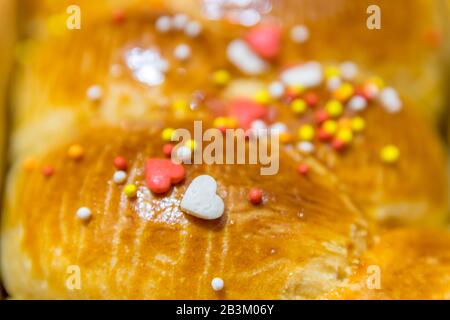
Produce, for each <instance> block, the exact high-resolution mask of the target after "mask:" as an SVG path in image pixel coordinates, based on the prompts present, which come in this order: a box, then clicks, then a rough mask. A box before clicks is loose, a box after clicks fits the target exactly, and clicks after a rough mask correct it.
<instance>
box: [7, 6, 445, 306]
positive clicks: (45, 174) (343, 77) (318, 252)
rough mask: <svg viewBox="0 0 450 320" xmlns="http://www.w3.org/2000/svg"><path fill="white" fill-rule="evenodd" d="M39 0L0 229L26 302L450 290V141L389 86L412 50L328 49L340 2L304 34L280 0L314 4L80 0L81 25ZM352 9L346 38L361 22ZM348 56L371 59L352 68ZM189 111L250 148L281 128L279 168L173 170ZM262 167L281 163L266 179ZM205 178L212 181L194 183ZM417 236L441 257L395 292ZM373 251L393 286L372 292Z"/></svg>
mask: <svg viewBox="0 0 450 320" xmlns="http://www.w3.org/2000/svg"><path fill="white" fill-rule="evenodd" d="M262 2H264V1H262ZM33 3H34V4H33V5H30V6H29V7H27V10H28V11H29V12H28V15H29V16H31V17H33V19H34V20H33V21H35V23H36V24H35V25H34V26H35V29H33V30H35V33H34V34H32V35H31V36H30V37H29V38H28V39H27V40H26V45H24V46H22V48H23V50H22V51H21V52H20V62H21V65H20V66H19V69H18V70H17V74H16V81H15V83H14V90H13V92H12V98H13V103H12V108H11V109H12V110H11V111H12V113H13V128H12V132H11V141H10V145H11V148H10V158H9V160H10V163H11V169H10V171H9V174H8V181H7V187H6V188H7V189H6V192H5V205H4V210H3V214H2V227H1V254H2V259H1V263H2V265H1V270H2V277H3V281H4V284H5V287H6V289H7V292H8V293H9V294H10V295H11V296H12V297H13V298H24V299H25V298H55V299H66V298H75V299H76V298H78V299H87V298H94V299H108V298H109V299H126V298H129V299H215V298H219V299H224V298H227V299H249V298H252V299H279V298H281V299H305V298H306V299H316V298H336V297H337V298H359V297H363V298H380V297H386V298H400V299H401V298H412V297H421V298H426V299H431V298H445V297H448V294H449V285H448V281H447V282H446V281H444V280H442V279H446V278H445V277H448V274H449V269H448V266H449V262H448V256H449V254H450V253H449V246H448V244H449V235H448V232H447V231H445V230H438V229H439V228H440V227H441V228H444V226H445V223H446V221H447V219H448V217H447V214H448V209H447V198H446V196H447V194H446V188H447V186H446V183H447V178H446V170H445V160H444V153H443V150H442V146H441V145H440V142H439V140H438V138H437V137H436V135H435V133H434V132H433V130H432V129H430V127H429V126H428V124H427V121H426V120H424V119H423V116H420V115H419V114H418V113H417V112H416V111H417V110H416V109H418V107H417V106H416V104H420V103H419V102H418V101H420V99H419V98H418V97H417V96H415V94H411V92H406V91H404V90H403V91H402V90H400V89H399V90H396V89H393V88H392V87H391V83H390V80H389V79H390V78H391V79H392V78H393V75H394V73H395V72H394V71H395V68H394V65H396V63H395V62H394V61H400V60H401V59H403V58H404V60H405V61H404V62H405V64H404V65H405V69H406V70H408V72H409V71H411V72H414V71H413V70H416V68H417V69H419V65H421V63H417V64H414V63H412V61H413V60H414V57H416V56H415V55H416V54H419V52H415V51H414V52H412V51H407V52H408V54H407V55H408V57H406V58H405V56H403V55H400V54H399V55H398V56H397V53H396V52H395V51H394V50H393V51H392V52H390V50H389V52H386V53H383V52H384V51H383V50H381V49H380V48H379V46H380V44H379V42H373V43H370V45H369V46H368V47H367V50H366V51H364V50H362V49H361V48H360V49H358V48H352V49H351V51H350V52H349V50H346V46H347V45H348V43H346V42H344V41H343V42H342V43H340V42H338V43H336V45H334V44H333V45H325V43H324V42H323V41H326V40H328V43H332V40H330V39H329V38H327V35H326V34H327V32H328V31H325V29H326V28H325V26H328V28H329V27H330V26H333V23H338V21H341V20H339V19H342V16H341V14H342V13H340V12H341V11H340V9H338V8H340V7H341V3H342V6H343V8H347V9H348V6H347V5H344V4H343V2H340V1H336V9H334V10H333V8H330V10H331V11H330V12H329V13H328V14H329V15H327V16H326V17H313V18H308V15H306V16H305V17H304V19H306V20H305V21H309V20H317V21H318V22H316V23H317V25H314V23H313V22H311V23H312V27H311V30H310V34H309V37H310V38H309V39H308V40H307V42H306V43H305V42H304V41H306V39H305V37H306V38H307V36H305V32H306V31H305V30H307V29H305V28H306V27H305V26H304V25H303V24H302V25H301V26H297V27H299V28H297V30H296V33H297V34H294V36H292V34H291V33H292V32H293V31H292V27H293V26H292V25H293V23H294V18H295V17H294V16H292V17H290V16H289V15H288V16H286V24H283V23H281V22H282V21H281V19H280V16H278V18H277V12H278V11H277V10H281V12H287V11H283V10H288V8H290V6H297V5H299V6H300V7H301V6H302V5H304V6H305V8H309V7H308V6H307V4H308V3H309V4H311V3H312V2H308V1H305V2H304V3H303V4H302V2H300V3H296V2H293V1H292V2H289V1H287V2H286V3H285V5H286V6H285V7H281V8H278V7H277V6H275V8H274V9H273V12H274V14H273V15H270V14H269V13H268V12H267V15H264V14H263V12H261V13H258V15H255V14H254V16H253V18H254V17H255V16H256V17H258V19H260V21H257V23H256V22H255V23H254V25H251V26H248V25H247V26H242V25H241V24H242V23H247V24H249V22H248V20H245V19H249V18H248V16H247V18H245V19H244V21H240V23H241V24H240V23H236V21H234V22H230V21H228V20H227V19H228V16H227V17H221V18H223V19H220V20H219V21H210V20H208V19H205V18H204V17H203V18H202V17H200V16H198V12H196V11H195V10H193V11H191V10H189V8H184V9H183V10H184V11H183V12H189V15H185V14H180V12H181V11H180V10H181V7H180V6H181V5H182V3H183V2H179V1H164V2H162V1H150V2H149V1H130V2H127V5H126V6H122V7H119V6H118V5H117V3H118V2H117V3H116V1H96V2H91V1H90V2H87V1H86V2H84V1H80V5H79V7H80V9H81V14H82V17H83V18H82V20H81V28H80V29H76V28H75V29H74V30H70V29H67V28H66V22H67V21H66V19H67V14H65V13H64V12H65V11H64V10H62V8H63V9H65V7H64V6H63V4H64V2H58V4H57V6H58V7H53V5H54V4H53V2H49V3H47V2H45V3H44V2H43V3H40V2H33ZM294 3H296V4H295V5H294ZM318 3H319V4H318V5H320V3H321V2H318ZM383 3H385V2H383ZM413 3H414V4H413V5H412V8H413V9H412V10H416V9H414V8H417V10H419V9H423V8H425V9H427V10H430V8H429V6H428V5H425V2H423V1H415V2H413ZM322 5H323V4H322ZM386 6H387V2H386ZM76 9H77V8H74V10H75V11H73V13H74V14H75V13H76ZM263 9H264V8H263ZM56 10H58V11H56ZM61 10H62V11H61ZM260 10H262V9H261V8H260ZM308 10H311V12H313V11H314V12H321V11H320V10H317V9H316V7H314V9H313V8H309V9H305V14H306V13H307V12H309V11H308ZM263 11H264V10H263ZM288 11H290V10H288ZM55 12H60V13H59V15H56V14H55ZM61 12H63V13H61ZM258 12H259V11H258ZM424 12H428V11H424ZM253 13H255V12H253ZM52 14H53V15H52ZM71 14H72V12H71ZM347 14H348V15H350V16H351V14H352V13H351V12H349V13H347ZM347 14H345V15H343V16H344V17H345V16H346V15H347ZM353 14H356V15H357V13H353ZM49 15H50V18H49ZM244 17H245V15H244ZM334 17H336V18H334ZM232 18H233V17H232ZM290 19H292V22H290ZM302 19H303V18H302ZM308 19H309V20H308ZM332 19H336V21H334V20H332ZM250 20H251V19H250ZM324 21H327V22H326V23H325V22H324ZM345 21H346V22H345V23H343V24H342V27H340V28H341V29H336V32H338V31H339V30H346V28H347V27H348V28H349V29H348V30H350V28H351V30H354V27H352V23H351V21H348V20H345ZM387 21H391V20H390V19H389V18H388V19H387ZM44 22H45V23H44ZM238 22H239V21H238ZM300 22H301V23H303V21H300ZM391 22H392V23H394V26H396V24H395V22H394V20H392V21H391ZM297 23H298V21H297ZM301 27H303V29H302V28H301ZM315 28H317V29H315ZM321 28H323V29H321ZM302 30H303V31H302ZM321 30H322V31H321ZM327 30H328V29H327ZM421 30H422V29H420V32H421ZM302 32H303V33H302ZM348 32H350V31H348ZM352 32H353V31H352ZM387 32H388V31H387ZM418 32H419V31H418ZM420 32H419V33H420ZM294 33H295V32H294ZM361 33H363V31H361ZM412 33H413V34H414V32H412ZM302 34H303V36H302ZM364 34H365V31H364ZM354 36H355V37H356V38H358V39H359V37H360V36H361V37H363V36H362V35H360V34H359V32H358V31H355V33H354ZM302 37H303V38H302ZM302 39H303V40H302ZM391 40H392V39H387V40H386V45H387V46H390V45H392V47H393V48H394V47H395V46H396V43H395V41H394V40H392V41H391ZM316 41H317V42H316ZM379 41H381V40H379ZM369 42H370V41H369ZM318 43H320V45H318ZM341 45H342V47H341ZM355 46H357V44H355ZM411 46H412V45H411ZM303 52H304V53H303ZM327 53H330V55H329V56H328V55H327ZM334 53H335V54H334ZM347 54H348V56H347V58H346V60H344V57H345V56H346V55H347ZM384 54H386V56H389V59H391V58H392V66H391V67H392V73H391V74H389V73H385V74H386V79H382V78H381V77H375V76H374V75H373V74H371V73H370V72H371V71H370V69H371V67H374V69H377V66H380V69H379V70H380V71H382V72H383V73H384V71H385V68H386V69H387V68H388V65H389V63H391V62H389V63H388V62H387V61H388V60H386V64H384V63H382V62H379V64H378V60H379V59H380V56H382V55H384ZM409 54H410V56H409ZM427 54H428V53H426V54H425V53H424V55H423V56H422V53H420V57H421V58H423V59H424V60H420V59H419V61H421V62H424V61H425V60H426V61H428V60H427V59H428V58H424V57H428V55H427ZM360 55H361V56H360ZM354 57H355V59H357V60H358V59H361V60H360V61H359V62H360V63H359V64H356V63H354V62H346V63H343V64H340V62H343V61H347V60H349V59H350V60H353V58H354ZM386 59H388V58H387V57H386ZM397 59H398V60H397ZM376 62H377V63H376ZM357 66H359V68H358V67H357ZM358 69H359V70H358ZM399 69H400V67H399V68H398V69H397V70H398V74H402V71H401V70H399ZM430 69H433V68H431V67H430ZM427 70H428V69H427ZM433 72H434V71H433ZM405 78H410V77H409V76H407V77H405ZM436 78H437V77H436ZM433 79H434V76H433ZM394 82H395V81H392V83H394ZM434 87H435V86H434V84H432V85H431V84H430V85H429V86H428V85H424V90H423V91H422V92H423V94H424V95H427V94H429V93H430V91H429V90H428V89H430V90H432V89H433V88H434ZM399 88H403V89H404V88H405V87H404V85H401V84H400V85H399ZM418 94H419V93H418ZM196 122H197V123H198V122H200V123H201V124H202V128H203V130H207V129H209V128H214V129H217V130H220V132H222V133H223V132H225V133H226V130H227V129H228V130H233V129H234V130H239V129H241V130H242V132H245V134H246V135H247V140H245V142H244V150H246V151H249V150H250V144H251V142H252V141H256V140H257V139H255V136H258V134H259V133H258V132H263V133H268V134H269V135H270V138H271V139H272V137H276V139H275V140H270V141H275V142H276V143H275V144H274V143H271V144H270V148H271V149H270V150H272V153H270V157H269V160H270V163H260V162H259V163H256V164H250V163H248V162H245V163H244V164H239V163H229V164H220V163H214V164H207V163H205V162H204V159H202V160H203V162H202V163H194V164H189V163H183V164H177V165H176V167H174V166H172V164H169V163H171V162H170V160H168V158H167V155H169V156H171V154H172V152H171V151H173V150H178V151H179V150H180V149H181V148H177V147H178V145H176V144H175V143H173V142H171V141H170V140H171V136H172V134H173V132H174V131H176V129H187V130H188V132H189V133H190V134H191V135H192V136H194V128H195V123H196ZM261 129H267V130H266V131H264V130H262V131H258V130H261ZM244 130H245V131H244ZM236 132H237V131H236ZM222 133H221V134H222ZM221 137H222V135H221ZM200 142H202V141H195V142H194V141H189V143H188V144H186V145H183V146H182V147H183V149H181V150H184V153H185V160H188V159H189V160H191V162H192V161H193V159H192V158H191V156H194V154H195V152H198V151H200V152H201V151H203V150H201V149H200ZM203 142H204V144H205V145H206V144H207V142H206V141H203ZM278 143H279V148H275V147H276V146H278ZM223 147H224V148H225V151H226V152H227V150H226V146H223ZM260 147H261V145H260ZM236 148H238V147H236ZM274 148H275V149H274ZM233 150H234V146H233ZM274 150H278V151H279V152H275V151H274ZM186 152H188V153H187V156H186ZM174 154H175V153H174ZM203 154H204V153H203ZM233 159H234V158H233ZM185 162H189V161H185ZM269 164H270V165H272V164H273V165H274V168H276V170H275V172H271V173H270V174H268V175H262V174H261V173H262V170H261V169H263V168H267V165H269ZM155 168H156V169H155ZM175 171H176V172H177V173H176V174H175V173H174V172H175ZM155 172H156V173H155ZM205 175H206V176H209V177H210V178H209V179H212V181H213V182H214V183H213V184H214V185H211V183H210V182H208V183H206V182H203V183H201V184H200V186H201V187H200V189H199V190H195V191H196V192H188V191H187V190H188V189H191V188H194V187H193V185H195V183H193V181H198V180H197V179H198V177H201V176H205ZM175 176H176V177H175ZM161 181H164V183H163V182H161ZM208 181H211V180H208ZM215 185H217V190H215V189H214V186H215ZM210 193H211V197H210V198H207V197H206V196H205V194H210ZM188 194H189V195H190V196H189V197H191V198H190V199H188V200H190V201H187V200H185V199H186V198H187V197H188ZM217 196H218V197H219V199H220V200H217V198H214V197H217ZM199 199H202V200H201V201H204V202H203V203H201V205H202V206H200V204H199V202H200V200H199ZM205 199H206V200H205ZM216 200H217V201H218V203H220V202H221V203H222V204H223V208H220V206H219V205H216V202H215V201H216ZM205 201H206V202H205ZM186 203H188V205H186ZM205 208H206V209H205ZM211 212H214V213H215V214H217V215H218V218H217V219H208V217H210V218H211V217H212V216H209V214H210V213H211ZM214 217H216V216H214ZM399 226H401V228H402V229H400V230H397V228H398V227H399ZM424 226H427V227H429V228H431V229H427V230H416V229H414V228H417V227H424ZM403 228H404V229H403ZM386 230H387V231H386ZM430 230H431V231H430ZM380 233H381V234H382V236H381V240H380V241H379V243H378V244H377V241H376V239H377V235H378V234H380ZM423 239H426V240H423ZM397 241H398V243H397ZM393 244H395V246H393ZM424 248H426V250H429V251H427V253H426V254H427V255H429V256H427V257H428V258H429V261H432V262H433V263H431V264H430V265H427V266H426V267H425V266H423V265H419V266H418V267H417V270H418V272H422V273H421V275H420V276H419V277H418V278H414V280H417V281H416V282H417V284H416V286H415V289H414V290H415V291H414V292H413V293H411V292H410V288H408V287H407V286H406V285H405V286H399V287H398V288H396V290H394V289H392V290H391V289H390V288H391V286H393V280H392V275H393V274H394V273H396V272H399V271H398V270H401V268H402V266H399V267H398V268H397V267H393V264H395V263H396V261H397V260H396V258H395V255H396V254H399V255H400V254H405V257H406V259H405V260H404V261H403V263H404V266H405V268H406V267H408V266H409V263H410V261H412V260H414V259H416V258H417V257H420V259H422V257H423V259H425V253H424V251H426V250H425V249H424ZM420 261H422V260H420ZM424 261H425V260H424ZM427 261H428V260H427ZM371 264H373V265H377V266H379V267H380V269H381V277H382V280H381V284H382V287H384V288H386V291H374V292H373V293H372V291H369V290H372V289H371V288H367V287H363V286H361V282H364V276H365V274H364V272H365V271H366V266H367V265H371ZM425 269H426V270H427V272H430V273H431V272H434V278H433V279H436V289H435V290H433V289H432V288H430V286H429V284H428V283H426V282H425V281H423V279H425V277H426V275H427V274H428V273H425ZM422 275H423V277H422ZM409 276H410V277H413V273H406V274H405V277H409ZM77 277H78V278H77ZM440 277H444V278H440ZM213 279H215V281H213ZM383 279H386V280H383ZM439 279H441V280H439ZM416 282H414V283H416ZM405 283H409V282H408V281H406V282H405ZM352 284H355V285H354V286H351V285H352ZM374 290H380V288H375V289H374Z"/></svg>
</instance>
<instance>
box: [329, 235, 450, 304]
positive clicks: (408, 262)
mask: <svg viewBox="0 0 450 320" xmlns="http://www.w3.org/2000/svg"><path fill="white" fill-rule="evenodd" d="M449 242H450V233H449V231H448V230H435V229H428V230H427V229H425V230H406V229H403V230H401V229H400V230H396V231H390V232H388V233H386V234H384V235H382V236H381V238H380V239H379V241H378V243H377V244H376V245H375V246H374V247H373V248H371V249H370V250H369V251H368V252H367V253H366V254H365V255H364V257H363V258H362V259H361V260H362V262H361V265H360V267H359V268H358V269H357V271H356V272H355V274H354V275H352V276H351V277H350V278H349V282H348V283H347V284H346V285H345V286H344V288H341V289H336V290H333V291H332V292H331V293H329V294H328V295H327V298H332V299H414V300H416V299H450V281H449V280H450V250H449V245H448V244H449ZM370 266H372V269H371V268H370ZM373 266H376V267H378V268H379V269H378V270H379V275H380V280H381V281H380V287H377V286H376V283H377V282H376V281H375V279H374V278H373V276H374V275H375V271H374V270H375V269H374V268H373ZM371 277H372V278H371Z"/></svg>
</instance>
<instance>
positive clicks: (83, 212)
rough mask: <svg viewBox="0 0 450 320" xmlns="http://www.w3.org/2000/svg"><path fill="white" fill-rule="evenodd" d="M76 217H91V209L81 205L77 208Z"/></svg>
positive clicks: (84, 218) (86, 218)
mask: <svg viewBox="0 0 450 320" xmlns="http://www.w3.org/2000/svg"><path fill="white" fill-rule="evenodd" d="M77 217H78V218H79V219H81V220H88V219H89V218H90V217H91V210H90V209H89V208H86V207H81V208H79V209H78V210H77Z"/></svg>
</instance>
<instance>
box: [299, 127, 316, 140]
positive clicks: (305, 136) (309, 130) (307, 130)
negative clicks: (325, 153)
mask: <svg viewBox="0 0 450 320" xmlns="http://www.w3.org/2000/svg"><path fill="white" fill-rule="evenodd" d="M298 136H299V138H300V140H302V141H309V140H312V138H314V127H313V126H312V125H309V124H305V125H303V126H301V127H300V129H298Z"/></svg>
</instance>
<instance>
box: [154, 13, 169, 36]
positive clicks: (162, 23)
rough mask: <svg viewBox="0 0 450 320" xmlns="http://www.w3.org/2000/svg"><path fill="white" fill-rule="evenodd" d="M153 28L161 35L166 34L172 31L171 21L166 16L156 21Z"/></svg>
mask: <svg viewBox="0 0 450 320" xmlns="http://www.w3.org/2000/svg"><path fill="white" fill-rule="evenodd" d="M155 28H156V30H158V31H159V32H162V33H165V32H168V31H170V29H172V20H171V19H170V17H168V16H161V17H159V18H158V19H157V20H156V23H155Z"/></svg>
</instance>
